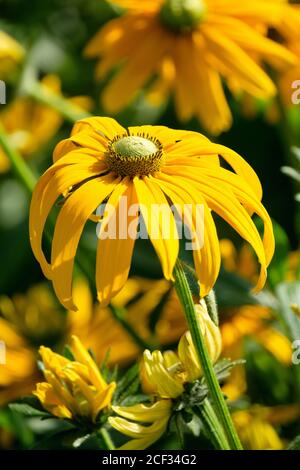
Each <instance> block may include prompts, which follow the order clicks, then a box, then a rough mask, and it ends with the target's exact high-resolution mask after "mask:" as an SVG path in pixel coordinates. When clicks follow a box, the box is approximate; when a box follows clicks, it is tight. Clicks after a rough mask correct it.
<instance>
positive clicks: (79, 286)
mask: <svg viewBox="0 0 300 470" xmlns="http://www.w3.org/2000/svg"><path fill="white" fill-rule="evenodd" d="M170 289H171V285H170V283H169V282H167V281H166V280H164V279H162V280H158V281H155V280H147V279H142V278H132V279H129V280H128V282H127V283H126V285H125V287H124V289H122V291H121V292H120V293H119V294H118V295H117V296H116V297H115V298H114V300H113V304H114V306H116V307H118V308H122V309H126V313H124V315H126V317H125V318H126V320H127V321H128V323H129V324H131V325H132V327H133V328H135V330H136V331H137V332H138V333H139V334H140V336H141V337H142V338H144V339H145V341H153V342H155V343H157V344H164V345H167V344H173V343H175V342H176V341H177V340H178V339H179V337H180V336H181V335H182V334H183V333H184V331H185V330H186V322H185V318H184V315H183V312H182V309H181V306H180V304H179V301H178V298H177V296H176V293H175V291H174V289H172V290H171V291H170ZM168 292H169V295H168V299H167V301H166V303H165V305H164V307H163V308H162V311H161V315H160V319H159V321H158V322H157V324H156V326H155V330H154V331H153V332H152V331H151V327H150V319H151V313H152V312H153V310H154V309H155V308H157V306H158V305H159V304H160V302H161V301H162V298H164V296H166V295H167V294H168ZM74 298H75V301H76V304H77V305H78V312H73V311H69V312H68V315H63V312H61V310H60V307H59V305H57V303H56V301H55V300H56V299H55V297H54V296H53V294H52V293H51V291H50V289H49V288H48V286H46V285H45V284H38V285H35V286H33V287H31V288H30V289H29V290H28V291H27V292H26V293H25V294H15V295H14V296H13V297H12V298H8V297H6V296H2V297H0V311H1V315H2V316H3V318H2V317H0V340H2V341H4V342H5V345H6V364H3V365H0V406H1V405H2V404H5V403H7V402H8V401H11V400H14V399H16V398H19V397H21V396H23V395H26V394H29V393H31V392H32V390H33V389H34V387H35V384H36V383H37V382H38V381H39V380H40V378H41V377H40V374H39V372H38V370H37V366H36V360H37V351H36V345H40V344H43V343H44V342H45V341H47V344H48V343H49V344H51V345H54V344H55V346H56V350H57V351H61V348H62V345H63V344H65V343H68V341H69V339H70V338H71V336H72V335H76V336H78V337H80V340H81V342H82V344H83V345H84V346H85V347H86V348H87V349H90V350H92V351H93V353H94V355H95V358H96V362H97V364H100V363H101V362H102V361H103V360H104V359H106V360H107V363H108V364H109V365H115V364H119V365H121V366H124V365H128V364H129V363H132V362H133V361H134V360H136V359H137V357H139V356H140V355H141V354H142V350H141V349H140V348H139V347H138V346H137V344H136V343H135V342H134V340H133V339H132V337H131V336H130V335H129V333H127V332H126V331H125V330H124V328H123V327H122V326H121V325H120V324H119V323H118V321H117V320H116V319H115V318H114V317H113V315H112V312H111V311H110V309H109V308H106V307H105V308H100V306H99V304H94V303H93V297H92V293H91V291H90V289H89V286H88V284H87V283H86V282H85V281H84V280H82V279H76V280H75V283H74ZM124 311H125V310H124ZM137 316H138V318H139V322H138V323H137V321H136V318H137ZM103 331H105V335H103V334H102V332H103ZM108 353H109V354H108ZM107 354H108V357H107Z"/></svg>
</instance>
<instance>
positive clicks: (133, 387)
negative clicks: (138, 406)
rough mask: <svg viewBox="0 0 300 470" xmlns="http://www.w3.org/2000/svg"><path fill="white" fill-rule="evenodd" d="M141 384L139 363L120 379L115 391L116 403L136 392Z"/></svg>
mask: <svg viewBox="0 0 300 470" xmlns="http://www.w3.org/2000/svg"><path fill="white" fill-rule="evenodd" d="M139 385H140V381H139V364H134V365H133V366H132V367H131V368H130V369H129V370H128V371H127V372H126V373H125V374H124V375H123V377H122V378H121V379H120V380H119V382H118V385H117V388H116V391H115V393H114V404H118V405H120V404H122V403H123V402H124V400H125V399H126V398H127V397H129V396H130V395H134V394H136V392H137V391H138V389H139Z"/></svg>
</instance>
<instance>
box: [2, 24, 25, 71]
mask: <svg viewBox="0 0 300 470" xmlns="http://www.w3.org/2000/svg"><path fill="white" fill-rule="evenodd" d="M23 56H24V49H23V47H22V46H21V45H20V44H19V43H18V42H17V41H16V40H15V39H13V38H12V37H11V36H9V35H8V34H6V33H5V32H4V31H0V78H6V77H7V76H8V73H10V72H11V71H13V70H14V68H15V67H16V65H17V64H18V63H19V62H20V61H21V60H22V58H23Z"/></svg>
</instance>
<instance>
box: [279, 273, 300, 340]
mask: <svg viewBox="0 0 300 470" xmlns="http://www.w3.org/2000/svg"><path fill="white" fill-rule="evenodd" d="M275 294H276V296H277V299H278V301H279V304H278V310H277V313H278V315H279V317H281V319H282V322H283V323H284V325H285V326H286V329H287V334H288V337H289V338H290V340H291V341H295V340H298V339H299V338H300V318H298V317H297V316H296V315H295V313H294V312H293V310H292V309H291V305H292V304H296V305H300V281H293V282H282V283H281V284H279V285H278V286H277V287H276V289H275Z"/></svg>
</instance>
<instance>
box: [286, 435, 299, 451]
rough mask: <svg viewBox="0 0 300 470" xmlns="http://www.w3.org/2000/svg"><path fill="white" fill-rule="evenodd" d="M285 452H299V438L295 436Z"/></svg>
mask: <svg viewBox="0 0 300 470" xmlns="http://www.w3.org/2000/svg"><path fill="white" fill-rule="evenodd" d="M287 450H300V436H297V437H296V438H295V439H294V440H293V441H292V442H291V443H290V445H289V446H288V448H287Z"/></svg>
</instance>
